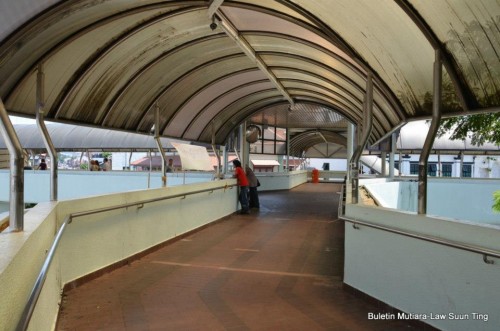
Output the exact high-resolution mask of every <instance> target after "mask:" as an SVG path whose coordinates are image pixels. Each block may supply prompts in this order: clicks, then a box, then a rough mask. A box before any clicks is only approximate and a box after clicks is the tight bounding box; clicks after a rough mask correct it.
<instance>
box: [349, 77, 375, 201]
mask: <svg viewBox="0 0 500 331" xmlns="http://www.w3.org/2000/svg"><path fill="white" fill-rule="evenodd" d="M363 106H364V107H363V108H364V109H363V113H364V114H363V115H364V122H365V123H364V126H363V133H362V134H361V137H360V139H359V141H358V146H357V147H356V150H355V151H354V153H353V155H352V158H351V162H350V171H351V181H352V203H358V189H359V159H360V158H361V154H362V153H363V149H364V148H365V145H366V143H367V142H368V138H370V134H371V132H372V128H373V75H372V74H371V73H368V76H367V77H366V97H365V102H364V104H363ZM358 127H359V126H358Z"/></svg>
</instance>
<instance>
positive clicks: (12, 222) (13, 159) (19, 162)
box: [0, 99, 24, 231]
mask: <svg viewBox="0 0 500 331" xmlns="http://www.w3.org/2000/svg"><path fill="white" fill-rule="evenodd" d="M0 133H1V134H2V137H3V139H4V141H5V144H6V145H7V149H8V150H9V155H10V199H9V229H10V230H11V231H23V229H24V153H23V147H22V146H21V143H20V142H19V138H18V137H17V134H16V131H15V130H14V126H13V125H12V122H11V121H10V118H9V115H7V110H6V109H5V106H4V104H3V102H2V100H1V99H0Z"/></svg>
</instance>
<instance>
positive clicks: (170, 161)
mask: <svg viewBox="0 0 500 331" xmlns="http://www.w3.org/2000/svg"><path fill="white" fill-rule="evenodd" d="M166 170H167V172H174V160H173V159H168V164H167V169H166Z"/></svg>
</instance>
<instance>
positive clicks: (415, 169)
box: [410, 162, 418, 175]
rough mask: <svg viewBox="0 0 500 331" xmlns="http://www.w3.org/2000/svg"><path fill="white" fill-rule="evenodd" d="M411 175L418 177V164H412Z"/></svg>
mask: <svg viewBox="0 0 500 331" xmlns="http://www.w3.org/2000/svg"><path fill="white" fill-rule="evenodd" d="M410 175H418V162H410Z"/></svg>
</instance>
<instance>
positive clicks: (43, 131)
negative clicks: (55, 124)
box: [36, 64, 58, 201]
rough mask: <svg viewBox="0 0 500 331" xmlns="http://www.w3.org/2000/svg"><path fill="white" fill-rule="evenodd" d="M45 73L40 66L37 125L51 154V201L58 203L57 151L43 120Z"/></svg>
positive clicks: (37, 86)
mask: <svg viewBox="0 0 500 331" xmlns="http://www.w3.org/2000/svg"><path fill="white" fill-rule="evenodd" d="M44 77H45V75H44V72H43V65H42V64H39V65H38V73H37V77H36V125H37V126H38V130H39V131H40V134H41V135H42V138H43V143H44V145H45V149H47V153H48V154H49V157H50V161H51V166H50V201H57V188H58V184H57V164H58V159H57V151H56V148H55V147H54V144H53V143H52V139H51V138H50V134H49V130H47V127H46V126H45V121H44V118H43V115H44V113H43V108H44V106H45V102H44V98H45V96H44V92H45V90H44Z"/></svg>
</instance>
